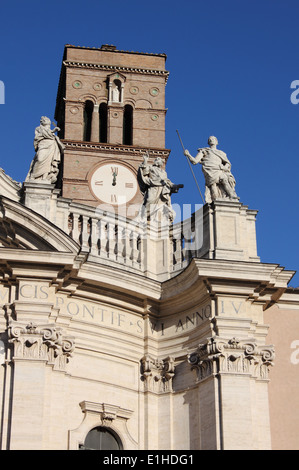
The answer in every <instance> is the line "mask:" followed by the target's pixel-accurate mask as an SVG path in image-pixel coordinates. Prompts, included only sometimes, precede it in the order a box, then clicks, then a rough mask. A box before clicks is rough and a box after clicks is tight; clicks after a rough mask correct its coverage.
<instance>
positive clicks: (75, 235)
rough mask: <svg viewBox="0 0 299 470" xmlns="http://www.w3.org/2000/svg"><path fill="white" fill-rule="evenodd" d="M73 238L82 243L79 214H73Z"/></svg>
mask: <svg viewBox="0 0 299 470" xmlns="http://www.w3.org/2000/svg"><path fill="white" fill-rule="evenodd" d="M72 238H73V240H75V242H77V243H79V244H80V230H79V215H78V214H73V230H72Z"/></svg>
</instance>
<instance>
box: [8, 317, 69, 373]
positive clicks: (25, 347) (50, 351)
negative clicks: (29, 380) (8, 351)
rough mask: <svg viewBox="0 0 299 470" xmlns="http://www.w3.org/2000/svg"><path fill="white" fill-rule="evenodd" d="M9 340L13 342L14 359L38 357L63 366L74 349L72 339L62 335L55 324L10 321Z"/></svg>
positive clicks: (59, 366) (60, 366)
mask: <svg viewBox="0 0 299 470" xmlns="http://www.w3.org/2000/svg"><path fill="white" fill-rule="evenodd" d="M8 338H9V342H10V343H13V344H14V358H15V359H35V360H36V359H40V360H44V361H46V362H48V363H52V364H53V365H55V366H57V367H58V368H64V367H65V365H66V362H67V360H68V358H69V357H70V356H71V355H72V352H73V351H74V347H75V346H74V340H73V338H71V337H67V336H64V335H63V333H62V329H61V328H60V327H57V326H56V325H52V324H46V325H37V324H35V323H32V322H31V323H28V324H22V323H19V322H16V321H11V322H10V323H9V327H8Z"/></svg>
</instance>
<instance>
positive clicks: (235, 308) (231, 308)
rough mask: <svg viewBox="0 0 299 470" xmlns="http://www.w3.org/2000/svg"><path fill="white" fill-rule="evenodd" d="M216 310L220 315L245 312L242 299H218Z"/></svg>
mask: <svg viewBox="0 0 299 470" xmlns="http://www.w3.org/2000/svg"><path fill="white" fill-rule="evenodd" d="M218 311H219V314H220V315H240V314H243V313H245V302H244V300H219V304H218Z"/></svg>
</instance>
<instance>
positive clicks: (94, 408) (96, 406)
mask: <svg viewBox="0 0 299 470" xmlns="http://www.w3.org/2000/svg"><path fill="white" fill-rule="evenodd" d="M79 405H80V407H81V410H82V412H83V413H97V415H98V416H99V418H100V420H101V422H102V425H103V426H109V425H110V424H111V423H112V422H113V421H114V420H115V419H125V420H127V419H129V418H130V417H131V415H132V413H133V411H131V410H126V409H124V408H121V407H120V406H115V405H110V404H108V403H94V402H91V401H85V400H84V401H82V402H81V403H79Z"/></svg>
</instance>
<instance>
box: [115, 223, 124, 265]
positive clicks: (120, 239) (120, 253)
mask: <svg viewBox="0 0 299 470" xmlns="http://www.w3.org/2000/svg"><path fill="white" fill-rule="evenodd" d="M124 235H125V234H124V228H123V227H122V226H121V225H118V230H117V255H116V256H117V261H118V262H121V263H123V262H124Z"/></svg>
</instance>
